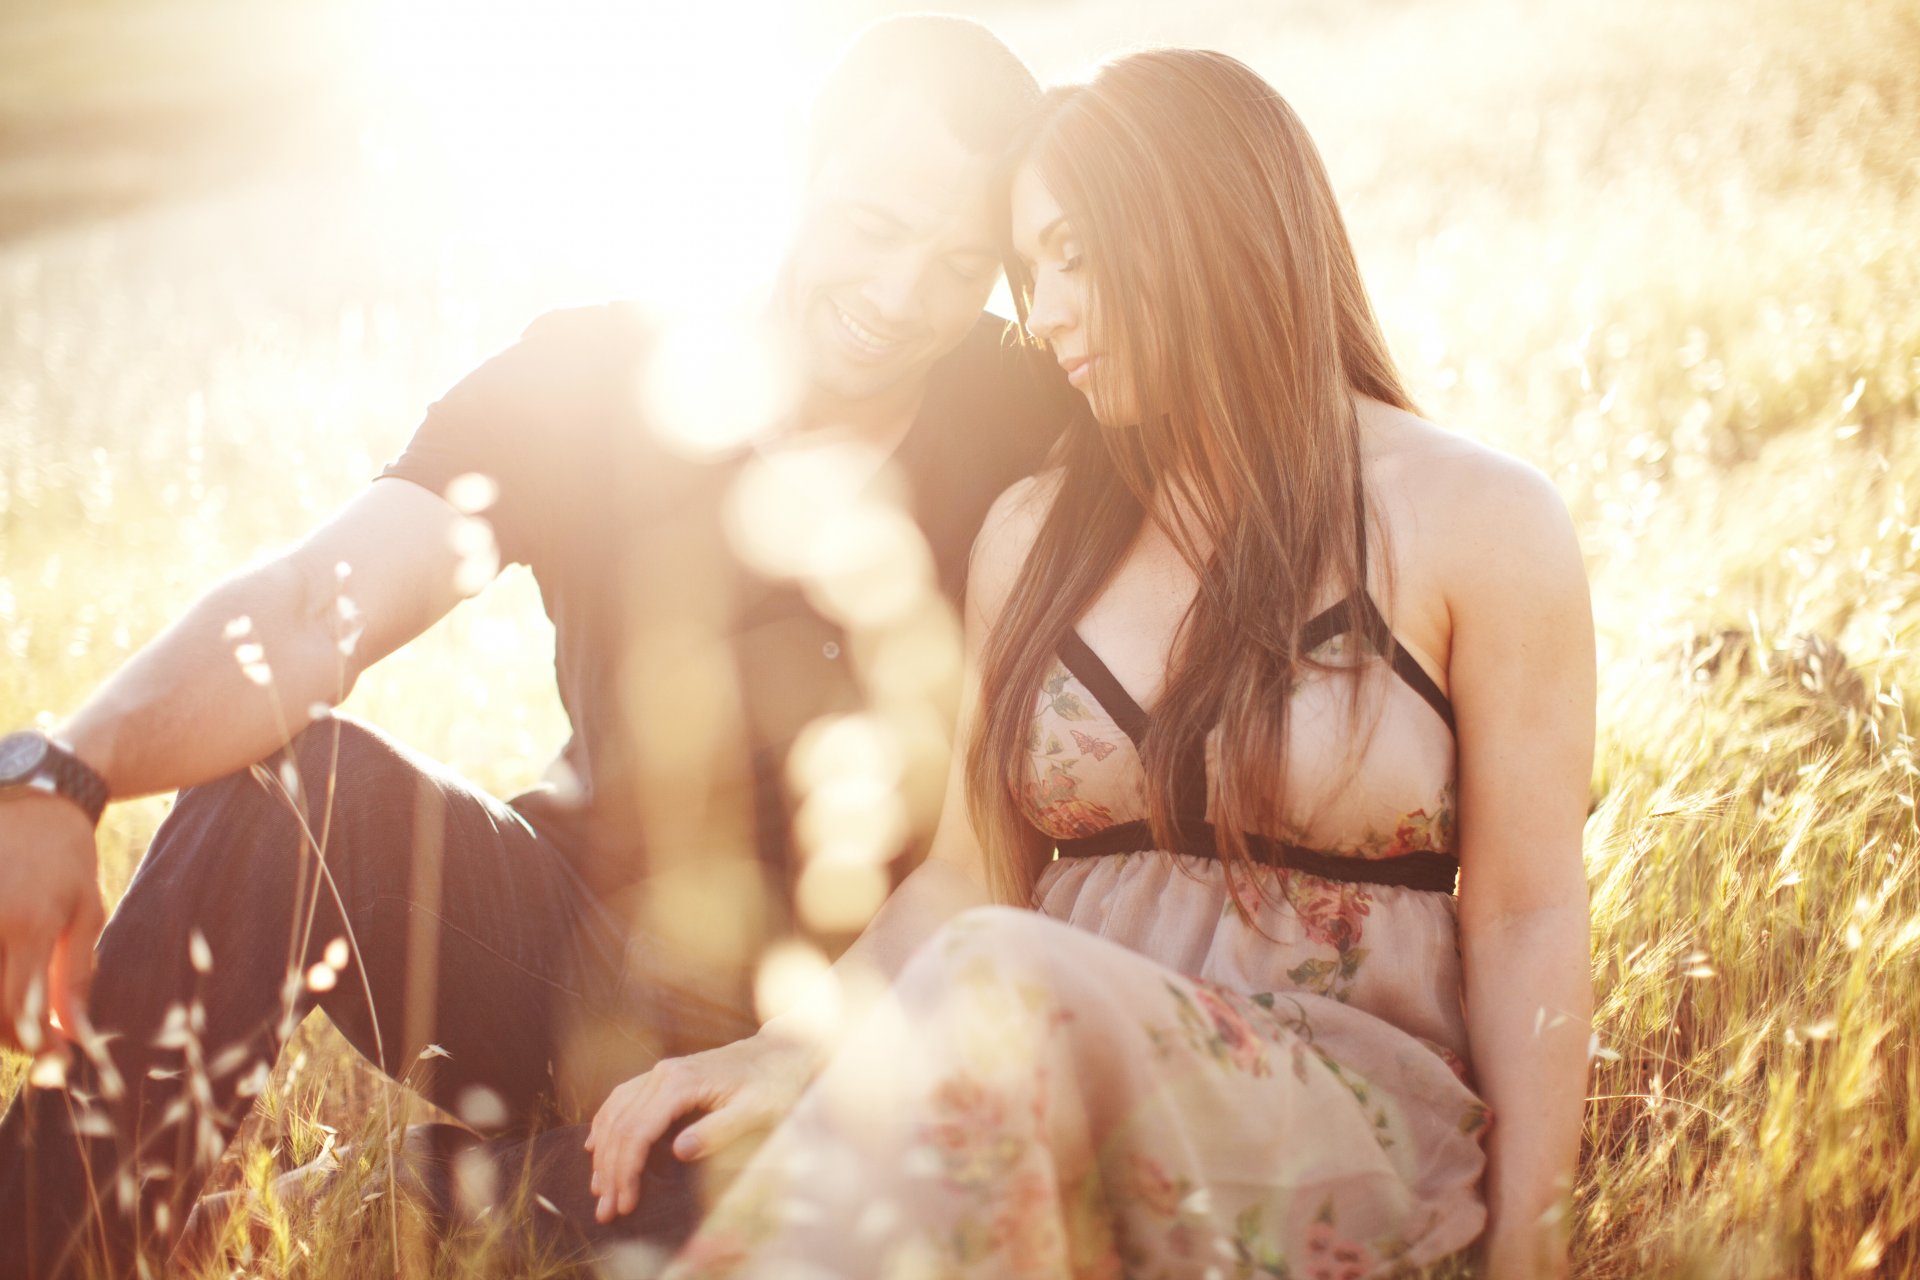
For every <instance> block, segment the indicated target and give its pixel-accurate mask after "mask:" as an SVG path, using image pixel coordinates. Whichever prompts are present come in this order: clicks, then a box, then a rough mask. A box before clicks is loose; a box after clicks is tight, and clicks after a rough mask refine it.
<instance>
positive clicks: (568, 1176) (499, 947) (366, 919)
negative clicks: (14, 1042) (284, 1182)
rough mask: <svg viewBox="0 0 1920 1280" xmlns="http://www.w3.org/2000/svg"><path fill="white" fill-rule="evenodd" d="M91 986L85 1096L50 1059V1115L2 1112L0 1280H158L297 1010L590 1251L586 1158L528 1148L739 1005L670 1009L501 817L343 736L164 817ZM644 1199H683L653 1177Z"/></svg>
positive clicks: (655, 960) (674, 1209)
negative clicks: (460, 1121)
mask: <svg viewBox="0 0 1920 1280" xmlns="http://www.w3.org/2000/svg"><path fill="white" fill-rule="evenodd" d="M268 778H272V779H273V781H272V782H268V781H267V779H268ZM290 778H297V781H296V783H295V786H294V787H293V792H294V794H293V798H292V802H291V803H290V802H289V797H288V794H287V790H286V783H285V781H284V780H285V779H290ZM296 811H297V812H296ZM320 850H323V851H324V858H322V857H319V856H316V853H317V852H318V851H320ZM323 863H324V867H323ZM323 872H324V874H323ZM196 934H197V935H198V936H199V937H200V938H204V939H205V943H206V946H205V948H204V950H203V949H202V948H201V947H200V946H199V944H198V942H197V940H196ZM338 938H345V939H348V940H349V945H348V946H347V947H345V948H342V947H340V946H338V945H332V944H334V940H335V939H338ZM330 946H331V951H330ZM329 959H331V960H334V961H342V960H344V965H343V967H340V968H338V969H337V971H336V970H333V969H332V968H331V966H328V961H329ZM95 960H96V971H95V977H94V983H93V992H92V998H91V1002H90V1003H91V1010H92V1017H93V1023H94V1027H95V1029H96V1030H97V1031H98V1032H99V1033H101V1035H102V1036H104V1037H106V1038H107V1039H106V1047H105V1054H106V1056H107V1057H108V1058H109V1059H110V1068H109V1067H108V1066H107V1065H106V1064H104V1063H103V1064H95V1063H92V1062H88V1061H85V1060H83V1058H82V1056H81V1055H76V1064H75V1067H74V1069H73V1070H72V1071H71V1072H70V1074H69V1081H68V1087H67V1088H66V1089H31V1088H29V1089H23V1090H22V1092H21V1094H20V1096H19V1097H18V1098H17V1099H15V1101H14V1104H13V1106H12V1108H11V1109H10V1111H9V1112H8V1114H7V1115H6V1117H5V1120H4V1122H0V1277H11V1276H19V1275H25V1276H40V1275H51V1274H57V1273H58V1272H59V1271H60V1270H61V1269H62V1268H63V1267H70V1266H73V1265H75V1259H76V1258H78V1257H79V1256H80V1255H81V1254H82V1253H84V1252H88V1251H91V1252H93V1253H95V1254H96V1255H97V1254H98V1253H99V1252H100V1251H101V1250H102V1249H104V1251H105V1253H106V1254H107V1256H108V1258H109V1260H110V1265H111V1266H112V1267H114V1268H115V1269H120V1268H124V1267H125V1266H126V1265H127V1264H128V1260H129V1259H130V1258H131V1257H132V1255H133V1253H134V1251H135V1250H136V1249H144V1250H145V1251H146V1253H147V1254H148V1256H149V1257H151V1258H156V1259H162V1258H164V1256H165V1254H166V1251H167V1249H168V1247H169V1245H170V1243H171V1241H172V1240H173V1238H174V1237H175V1235H177V1233H178V1232H179V1230H180V1229H181V1226H182V1225H183V1224H184V1222H185V1220H186V1216H187V1212H188V1210H189V1209H190V1208H191V1206H192V1204H193V1201H194V1198H195V1196H196V1195H197V1194H198V1191H199V1189H200V1187H201V1186H202V1185H203V1183H204V1181H205V1178H206V1175H207V1173H208V1172H209V1171H210V1169H211V1168H212V1165H213V1163H214V1162H215V1161H216V1160H217V1159H218V1158H219V1156H220V1154H221V1153H222V1151H223V1150H224V1149H225V1147H226V1145H227V1143H228V1141H229V1140H230V1139H231V1138H232V1136H233V1133H234V1131H235V1129H236V1128H237V1126H238V1124H239V1122H240V1120H241V1119H242V1118H244V1115H245V1113H246V1110H247V1108H248V1107H249V1106H250V1105H251V1094H252V1092H253V1089H251V1088H249V1087H248V1086H247V1082H248V1081H249V1079H250V1078H252V1077H256V1076H257V1075H258V1072H259V1069H260V1068H261V1066H262V1065H263V1064H271V1063H272V1062H273V1061H274V1059H275V1057H276V1056H277V1054H278V1053H279V1050H280V1048H281V1045H282V1044H283V1043H284V1042H285V1040H286V1038H287V1036H288V1035H290V1034H291V1032H292V1030H293V1028H294V1027H295V1026H296V1025H297V1024H298V1022H299V1020H300V1018H301V1017H302V1016H303V1015H304V1014H305V1013H306V1012H307V1011H308V1010H309V1009H311V1008H312V1007H314V1006H315V1005H318V1006H319V1007H320V1008H322V1009H324V1010H325V1011H326V1013H327V1015H328V1017H330V1018H331V1019H332V1020H333V1022H334V1024H335V1025H336V1026H337V1027H339V1029H340V1030H341V1031H342V1032H343V1033H344V1034H345V1036H346V1038H347V1039H348V1040H349V1041H351V1042H352V1044H353V1045H354V1047H355V1048H357V1049H358V1050H359V1051H360V1052H361V1053H363V1054H365V1055H366V1056H367V1057H368V1058H369V1059H370V1060H371V1061H373V1062H374V1063H376V1064H378V1065H379V1066H380V1067H381V1068H382V1069H383V1070H385V1071H386V1072H387V1073H388V1074H389V1075H391V1076H394V1077H395V1078H401V1077H408V1078H409V1079H410V1080H411V1081H412V1082H413V1083H415V1084H416V1086H417V1087H418V1088H420V1090H421V1092H423V1093H424V1094H425V1095H426V1096H427V1097H428V1098H430V1099H431V1100H432V1101H434V1102H435V1103H437V1104H439V1105H441V1106H444V1107H445V1108H447V1109H448V1110H449V1111H452V1112H454V1113H455V1114H458V1115H463V1116H464V1117H465V1118H467V1119H468V1120H469V1121H472V1122H476V1123H478V1124H479V1125H481V1126H482V1127H483V1128H484V1129H485V1130H486V1131H487V1132H488V1133H490V1134H496V1135H499V1142H498V1143H497V1145H498V1146H499V1147H500V1149H502V1150H503V1151H514V1150H518V1151H526V1150H535V1151H536V1154H537V1155H538V1157H539V1158H538V1159H535V1160H531V1161H528V1162H527V1163H528V1164H530V1165H532V1166H535V1167H537V1169H539V1170H542V1171H544V1174H543V1176H544V1177H545V1178H546V1179H547V1185H544V1186H541V1187H539V1188H538V1190H539V1191H540V1193H541V1194H543V1195H546V1196H547V1197H548V1198H549V1200H551V1201H552V1202H553V1203H555V1204H557V1205H560V1206H562V1207H563V1209H564V1210H565V1216H566V1217H567V1218H568V1219H570V1220H571V1225H572V1227H573V1228H575V1229H577V1231H578V1233H579V1235H580V1237H581V1239H582V1240H584V1241H586V1242H588V1243H589V1244H591V1243H592V1242H593V1241H594V1240H596V1239H598V1238H601V1237H603V1236H604V1235H605V1234H606V1233H604V1232H601V1231H598V1230H597V1229H595V1228H594V1227H593V1226H592V1224H591V1210H592V1200H591V1199H590V1198H589V1197H588V1196H587V1193H586V1186H585V1181H586V1178H587V1172H588V1169H589V1168H590V1166H589V1164H588V1163H587V1160H586V1158H585V1157H584V1156H580V1155H578V1154H577V1152H578V1147H579V1141H580V1138H581V1136H582V1134H583V1132H584V1131H578V1132H574V1133H572V1134H565V1133H554V1132H550V1131H548V1130H550V1129H551V1127H552V1126H555V1125H566V1124H576V1125H577V1124H579V1123H580V1122H582V1121H585V1120H590V1119H591V1118H592V1114H593V1111H594V1109H595V1108H597V1106H598V1105H599V1103H600V1101H601V1100H602V1099H603V1098H604V1097H605V1095H606V1092H607V1091H608V1089H610V1088H611V1087H612V1085H614V1084H616V1083H618V1082H619V1081H620V1080H622V1079H625V1078H627V1077H629V1076H632V1075H635V1074H638V1073H639V1072H641V1071H644V1070H645V1069H646V1068H647V1067H648V1066H649V1065H651V1064H652V1063H653V1062H654V1061H656V1060H657V1059H658V1058H659V1057H660V1056H662V1055H663V1054H665V1053H680V1052H687V1051H690V1050H693V1049H697V1048H701V1047H707V1046H711V1045H715V1044H723V1043H727V1042H729V1041H731V1040H733V1039H736V1038H738V1037H739V1036H741V1035H744V1034H748V1033H750V1032H751V1031H752V1030H753V1026H754V1024H753V1022H752V1019H751V1016H750V1015H749V1014H748V1013H747V1012H746V1010H745V1009H744V1008H743V1007H742V1003H743V1002H741V1001H740V1000H738V999H737V998H735V997H733V996H731V995H722V996H719V997H715V996H712V995H704V996H703V995H695V994H693V990H694V987H693V984H691V982H688V983H682V982H680V981H678V980H677V978H676V977H675V975H674V973H673V969H672V965H671V963H670V961H671V957H664V956H660V955H657V954H651V953H650V949H649V947H648V946H647V944H646V941H645V939H644V938H643V937H640V936H637V935H636V933H635V931H633V930H632V929H630V928H628V927H627V926H626V925H625V923H624V922H622V921H621V920H620V919H618V918H617V917H616V916H615V915H614V914H613V913H612V912H610V911H609V910H608V909H607V908H606V907H605V906H604V905H603V904H602V903H601V902H600V901H598V900H597V899H596V898H595V897H594V895H593V894H592V893H591V892H590V891H589V890H588V889H587V887H586V885H585V883H584V882H583V881H582V880H581V878H580V876H579V875H578V874H577V872H576V871H575V869H574V868H573V866H572V865H571V864H570V863H569V861H568V860H567V858H566V857H565V856H564V855H563V854H562V853H561V852H560V850H559V849H558V848H557V847H556V846H555V845H554V844H553V843H552V842H551V841H549V840H547V839H545V838H543V837H542V836H541V835H540V834H539V833H538V832H537V831H536V830H534V829H533V828H532V827H531V826H529V825H528V823H527V822H526V821H525V820H524V819H523V818H522V817H521V816H520V814H519V813H518V812H517V811H516V810H515V809H513V808H512V807H511V806H509V805H506V804H504V803H502V802H500V801H498V800H495V799H493V798H492V797H490V796H487V795H485V794H483V793H481V792H479V791H477V790H475V789H473V788H472V787H471V786H469V785H468V784H466V783H465V782H463V781H462V780H461V779H459V778H458V777H455V776H453V775H452V774H450V773H448V772H447V771H445V770H443V769H441V768H439V767H437V766H435V765H434V764H433V763H432V762H430V761H427V760H424V759H422V758H420V757H418V756H416V755H413V754H411V753H409V752H407V751H406V750H404V749H403V748H401V747H399V746H397V745H396V744H394V743H392V742H391V741H389V740H387V739H385V738H383V737H381V736H380V735H378V734H377V733H375V732H373V731H372V730H370V729H368V728H366V727H365V726H363V725H360V724H356V723H354V722H352V721H349V720H344V719H332V720H325V721H321V722H320V723H319V724H317V725H315V726H314V727H312V728H310V729H308V730H307V731H306V732H305V733H303V734H301V735H300V737H299V738H297V739H296V740H295V742H294V743H293V745H292V746H291V747H290V748H289V749H288V750H287V751H286V752H284V753H282V754H281V755H279V756H276V757H275V758H274V759H272V760H270V761H268V762H266V764H265V765H263V766H260V767H258V768H256V769H255V770H253V771H250V772H243V773H238V774H235V775H233V776H231V777H228V778H225V779H223V780H221V781H219V782H215V783H211V784H209V785H207V786H204V787H195V788H192V789H190V790H187V791H184V792H182V793H181V795H180V797H179V800H178V802H177V803H176V805H175V807H174V809H173V812H172V813H171V814H170V815H169V816H168V818H167V820H166V822H165V823H164V824H162V826H161V828H160V830H159V832H158V833H157V834H156V836H155V837H154V841H153V844H152V847H151V848H149V850H148V851H147V855H146V857H145V859H144V860H143V861H142V862H141V864H140V868H139V870H138V872H137V873H136V874H135V876H134V879H133V883H132V884H131V886H130V887H129V888H128V890H127V893H126V896H125V898H124V899H123V900H122V901H121V903H120V905H119V907H118V909H117V910H115V912H114V914H113V917H112V919H111V920H110V921H108V923H107V927H106V931H105V932H104V933H103V934H102V935H101V938H100V943H99V947H98V949H97V951H96V954H95ZM316 965H320V966H328V967H327V968H325V969H323V970H321V971H319V978H320V980H319V981H318V982H313V981H309V980H308V975H309V974H310V973H312V972H314V966H316ZM329 973H332V974H333V975H334V980H333V982H332V983H331V985H328V983H327V976H328V974H329ZM429 1046H438V1047H439V1049H438V1050H432V1049H429ZM440 1051H444V1052H440ZM423 1053H424V1054H425V1055H426V1056H424V1057H423V1056H422V1055H423ZM116 1077H117V1078H116ZM535 1135H538V1136H537V1137H536V1136H535ZM529 1143H530V1144H532V1146H528V1145H526V1144H529ZM516 1144H519V1145H516ZM666 1159H667V1161H668V1162H671V1156H670V1155H669V1156H667V1157H666ZM675 1163H677V1162H675ZM650 1181H651V1183H652V1184H653V1185H658V1186H666V1185H667V1184H669V1183H675V1185H681V1186H684V1184H685V1181H686V1179H685V1178H684V1177H681V1178H679V1180H678V1182H677V1183H676V1182H675V1173H674V1170H673V1169H667V1168H662V1167H659V1166H658V1162H656V1167H654V1168H653V1169H651V1170H650ZM574 1182H579V1183H580V1184H581V1185H580V1186H578V1187H574V1186H573V1185H572V1184H573V1183H574ZM696 1200H697V1198H696V1197H695V1196H694V1195H692V1194H691V1193H688V1194H677V1193H676V1194H662V1195H660V1196H656V1197H655V1198H654V1204H653V1206H652V1208H651V1210H649V1216H648V1217H646V1218H645V1219H642V1220H627V1221H623V1222H622V1223H621V1224H620V1227H619V1233H623V1234H631V1233H635V1232H638V1233H642V1234H648V1235H650V1236H652V1237H653V1238H656V1239H659V1240H662V1241H664V1242H666V1243H673V1242H675V1241H677V1240H678V1239H680V1238H683V1237H684V1236H685V1235H686V1234H687V1232H688V1231H689V1230H690V1228H691V1225H692V1223H691V1220H690V1219H691V1217H692V1215H693V1214H694V1213H695V1212H696V1210H695V1208H694V1205H695V1204H696ZM96 1207H97V1210H98V1211H97V1212H96V1211H95V1210H96Z"/></svg>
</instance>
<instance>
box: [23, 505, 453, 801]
mask: <svg viewBox="0 0 1920 1280" xmlns="http://www.w3.org/2000/svg"><path fill="white" fill-rule="evenodd" d="M463 519H464V517H462V516H461V515H460V514H459V513H458V512H457V511H455V510H454V508H453V507H451V506H450V505H448V503H447V502H446V501H445V500H444V499H442V498H441V497H440V496H439V495H437V494H434V493H432V492H430V491H428V490H426V489H423V488H421V487H420V486H418V485H415V484H412V483H410V482H408V481H404V480H385V481H380V482H378V483H375V484H374V485H372V486H371V487H369V488H368V489H367V490H366V491H365V492H363V493H362V494H360V496H358V497H357V498H355V499H354V500H353V501H351V502H349V503H348V504H347V505H346V506H344V507H342V508H341V509H340V510H339V511H338V512H336V513H335V514H334V515H333V517H332V518H331V519H329V520H328V521H327V522H326V523H325V524H323V525H322V526H320V528H318V529H316V530H315V531H314V532H313V533H312V534H311V535H310V536H308V537H307V538H306V539H305V540H304V541H302V542H301V543H299V544H298V545H296V546H294V547H292V548H290V549H288V550H287V551H285V552H282V553H281V554H279V555H277V556H275V557H273V558H272V559H270V560H267V561H264V562H262V563H260V564H258V565H255V566H252V567H251V568H248V569H245V570H243V571H241V572H240V573H238V574H236V575H234V576H233V577H231V578H229V579H227V580H226V581H224V582H222V583H220V584H219V585H218V586H216V587H214V588H213V589H212V590H211V591H209V592H208V593H207V594H206V595H204V596H202V597H201V598H200V600H199V601H197V602H196V603H195V604H194V605H193V607H192V608H190V609H189V610H188V611H187V613H186V614H185V615H184V616H183V617H182V618H181V619H180V620H179V621H178V622H176V623H175V624H174V625H173V626H171V627H169V628H168V629H167V630H166V631H165V632H163V633H162V634H161V635H160V636H159V637H158V638H157V639H155V640H154V641H153V642H152V643H151V644H149V645H147V646H146V648H144V649H142V650H141V651H140V652H139V653H138V654H137V655H135V657H134V658H133V659H132V661H130V662H129V663H128V664H127V665H126V666H125V667H123V668H122V669H121V670H120V671H119V673H118V674H116V675H115V676H114V677H113V678H112V679H110V680H109V681H107V683H106V684H105V685H103V686H102V687H101V688H100V690H99V692H97V693H96V694H95V695H94V696H93V697H92V698H90V699H89V700H88V701H87V703H86V705H85V706H83V707H82V708H81V709H80V710H79V711H78V712H77V713H76V714H75V715H74V716H73V718H72V719H71V720H69V721H68V722H67V724H66V725H65V726H64V727H63V728H62V730H61V731H60V736H61V737H63V738H64V739H66V741H67V742H68V743H70V744H71V745H72V746H73V748H74V750H75V751H76V752H77V753H78V754H79V755H80V757H81V758H82V759H84V760H86V761H87V762H88V763H89V764H91V765H92V766H93V767H94V768H95V769H96V770H98V771H99V772H100V774H101V776H102V777H104V778H106V780H107V785H108V788H109V789H110V791H111V793H112V795H113V797H114V798H115V799H125V798H128V797H132V796H139V795H148V794H151V793H153V792H157V791H171V790H174V789H176V788H179V787H187V786H194V785H197V784H199V783H202V782H208V781H211V780H213V779H215V778H219V777H224V776H225V775H227V774H229V773H232V772H234V771H235V770H237V769H243V768H245V767H246V766H247V765H249V764H252V763H253V762H254V761H256V760H259V759H261V758H262V757H264V756H266V755H269V754H271V753H272V752H273V751H274V750H275V749H276V748H278V747H279V746H280V745H282V744H283V743H284V742H285V741H286V740H287V739H288V738H290V737H291V736H292V735H294V734H296V733H298V732H299V731H300V730H301V729H303V728H305V727H306V726H307V724H308V723H309V722H311V720H312V719H313V718H314V714H315V710H316V708H324V707H332V706H334V705H335V704H337V703H339V702H340V701H342V700H343V699H344V698H345V697H346V696H347V694H348V693H350V692H351V691H352V689H353V685H354V682H355V681H356V680H358V679H359V677H360V673H361V672H363V671H364V670H366V668H367V667H368V666H370V665H371V664H372V663H374V662H375V661H377V660H378V659H380V658H382V657H384V656H386V655H387V654H389V653H391V652H392V651H393V650H395V649H397V648H399V647H400V646H401V645H403V644H405V643H406V642H407V641H409V640H411V639H413V638H414V637H415V636H417V635H419V634H420V633H421V632H422V631H425V630H426V629H427V628H428V627H430V626H432V625H433V624H434V623H435V622H436V621H438V620H439V619H440V618H441V617H443V616H444V615H445V614H446V613H447V612H448V611H449V610H450V609H452V608H453V606H454V605H456V604H458V603H459V602H460V600H461V598H462V595H461V592H460V591H459V589H458V587H457V585H456V578H457V577H458V576H459V571H460V565H461V556H460V554H459V552H458V551H456V549H455V546H454V543H455V541H456V537H457V533H456V531H457V530H458V529H459V527H460V523H461V521H462V520H463Z"/></svg>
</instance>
